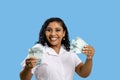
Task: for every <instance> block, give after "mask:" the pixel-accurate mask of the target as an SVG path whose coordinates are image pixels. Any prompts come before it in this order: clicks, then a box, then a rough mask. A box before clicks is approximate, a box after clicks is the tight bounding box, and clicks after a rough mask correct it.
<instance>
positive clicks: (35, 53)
mask: <svg viewBox="0 0 120 80" xmlns="http://www.w3.org/2000/svg"><path fill="white" fill-rule="evenodd" d="M28 55H29V57H35V58H37V64H36V65H40V63H41V60H42V56H43V50H42V49H40V48H39V47H34V48H29V49H28Z"/></svg>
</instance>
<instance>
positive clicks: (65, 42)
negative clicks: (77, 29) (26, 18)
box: [37, 17, 70, 51]
mask: <svg viewBox="0 0 120 80" xmlns="http://www.w3.org/2000/svg"><path fill="white" fill-rule="evenodd" d="M50 22H58V23H60V24H61V26H62V28H63V30H64V31H65V32H66V33H65V37H64V39H62V42H61V44H63V45H64V47H65V49H66V50H67V51H70V41H69V34H68V30H67V27H66V25H65V23H64V21H63V20H62V19H60V18H58V17H52V18H49V19H47V20H46V21H45V22H44V24H43V25H42V28H41V30H40V32H39V40H38V42H37V43H40V44H42V45H43V46H45V44H46V43H47V45H49V43H48V41H47V39H46V35H45V31H46V28H47V26H48V25H49V23H50Z"/></svg>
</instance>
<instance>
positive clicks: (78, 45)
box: [70, 37, 88, 54]
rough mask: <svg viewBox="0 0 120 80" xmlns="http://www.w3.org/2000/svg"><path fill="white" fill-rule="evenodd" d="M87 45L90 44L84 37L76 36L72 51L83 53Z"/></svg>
mask: <svg viewBox="0 0 120 80" xmlns="http://www.w3.org/2000/svg"><path fill="white" fill-rule="evenodd" d="M87 45H88V44H87V43H86V42H85V41H84V40H83V39H81V38H80V37H76V38H75V39H73V40H72V44H71V48H70V51H71V52H72V53H76V54H79V53H82V49H83V47H84V46H87Z"/></svg>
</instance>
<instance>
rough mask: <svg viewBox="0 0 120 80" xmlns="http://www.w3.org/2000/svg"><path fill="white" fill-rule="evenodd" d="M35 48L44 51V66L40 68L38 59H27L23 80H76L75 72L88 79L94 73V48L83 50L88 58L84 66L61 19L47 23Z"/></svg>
mask: <svg viewBox="0 0 120 80" xmlns="http://www.w3.org/2000/svg"><path fill="white" fill-rule="evenodd" d="M34 47H39V48H42V49H43V58H42V61H41V64H40V66H36V63H37V59H36V58H29V57H27V58H26V59H25V61H24V62H23V69H22V71H21V72H20V79H21V80H30V79H31V78H32V75H33V74H35V76H36V79H37V80H73V75H74V72H76V73H77V74H78V75H79V76H81V77H87V76H88V75H89V74H90V72H91V69H92V58H93V55H94V48H93V47H92V46H85V47H84V48H83V49H82V52H83V53H84V54H85V55H86V57H87V58H86V61H85V63H82V61H81V60H80V59H79V58H78V56H77V55H76V54H73V53H71V52H70V41H69V36H68V30H67V27H66V25H65V24H64V22H63V20H62V19H60V18H57V17H52V18H49V19H47V20H46V21H45V23H44V24H43V25H42V28H41V30H40V34H39V41H38V42H37V44H36V45H35V46H34Z"/></svg>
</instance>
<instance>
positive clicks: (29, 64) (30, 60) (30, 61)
mask: <svg viewBox="0 0 120 80" xmlns="http://www.w3.org/2000/svg"><path fill="white" fill-rule="evenodd" d="M25 63H26V67H27V68H29V69H32V68H33V67H35V66H36V63H37V59H36V58H35V57H30V58H27V59H26V60H25Z"/></svg>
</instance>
